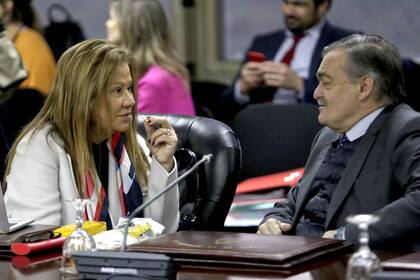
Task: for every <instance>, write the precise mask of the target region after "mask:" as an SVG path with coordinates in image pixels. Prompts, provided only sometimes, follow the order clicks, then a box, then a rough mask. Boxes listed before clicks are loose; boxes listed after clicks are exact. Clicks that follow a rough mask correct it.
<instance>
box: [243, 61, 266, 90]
mask: <svg viewBox="0 0 420 280" xmlns="http://www.w3.org/2000/svg"><path fill="white" fill-rule="evenodd" d="M260 66H261V63H259V62H248V63H245V64H244V65H243V66H242V69H241V79H240V86H241V93H243V94H245V95H249V93H250V92H251V91H252V90H253V89H255V88H257V87H260V86H262V85H263V82H264V80H263V77H262V74H263V73H262V72H261V70H260Z"/></svg>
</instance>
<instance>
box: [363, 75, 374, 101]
mask: <svg viewBox="0 0 420 280" xmlns="http://www.w3.org/2000/svg"><path fill="white" fill-rule="evenodd" d="M359 82H360V84H359V91H360V93H359V100H360V101H363V100H366V99H367V98H369V97H371V96H373V94H374V88H375V79H374V78H373V77H372V76H370V75H364V76H363V77H361V78H360V81H359Z"/></svg>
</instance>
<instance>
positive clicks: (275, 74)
mask: <svg viewBox="0 0 420 280" xmlns="http://www.w3.org/2000/svg"><path fill="white" fill-rule="evenodd" d="M260 69H261V71H262V72H263V75H262V77H263V79H264V84H265V85H266V86H271V87H277V88H284V89H290V90H293V91H295V92H296V93H299V92H301V91H302V90H303V86H304V85H303V80H302V79H301V78H300V77H299V76H298V75H297V74H296V73H295V72H294V71H293V70H292V69H291V68H290V67H289V65H287V64H284V63H276V62H273V61H266V62H264V63H262V64H261V66H260Z"/></svg>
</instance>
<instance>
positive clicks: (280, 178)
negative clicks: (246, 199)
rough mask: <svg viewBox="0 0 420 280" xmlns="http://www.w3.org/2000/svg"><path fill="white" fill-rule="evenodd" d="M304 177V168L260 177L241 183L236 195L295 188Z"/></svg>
mask: <svg viewBox="0 0 420 280" xmlns="http://www.w3.org/2000/svg"><path fill="white" fill-rule="evenodd" d="M302 176H303V167H302V168H297V169H293V170H287V171H283V172H278V173H274V174H269V175H264V176H258V177H253V178H249V179H246V180H244V181H242V182H240V183H239V184H238V186H237V188H236V194H240V193H250V192H255V191H262V190H267V189H276V188H281V187H294V186H296V185H297V183H299V180H300V178H302Z"/></svg>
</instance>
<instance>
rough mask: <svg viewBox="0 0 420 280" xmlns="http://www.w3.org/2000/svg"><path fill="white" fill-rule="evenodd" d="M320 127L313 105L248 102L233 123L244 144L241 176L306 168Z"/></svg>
mask: <svg viewBox="0 0 420 280" xmlns="http://www.w3.org/2000/svg"><path fill="white" fill-rule="evenodd" d="M320 128H321V125H320V124H319V123H318V108H317V106H314V105H312V104H302V103H299V104H294V105H276V104H256V105H248V106H247V107H246V108H245V109H243V110H242V111H240V112H239V113H238V114H237V115H236V117H235V119H234V121H233V125H232V129H233V131H234V132H235V134H236V136H237V137H238V139H239V141H240V143H241V147H242V156H243V163H242V170H241V175H240V179H241V180H244V179H247V178H250V177H255V176H261V175H267V174H271V173H276V172H281V171H285V170H289V169H294V168H299V167H303V166H304V165H305V163H306V159H307V157H308V156H309V152H310V148H311V144H312V141H313V139H314V137H315V135H316V133H317V132H318V131H319V130H320Z"/></svg>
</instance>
